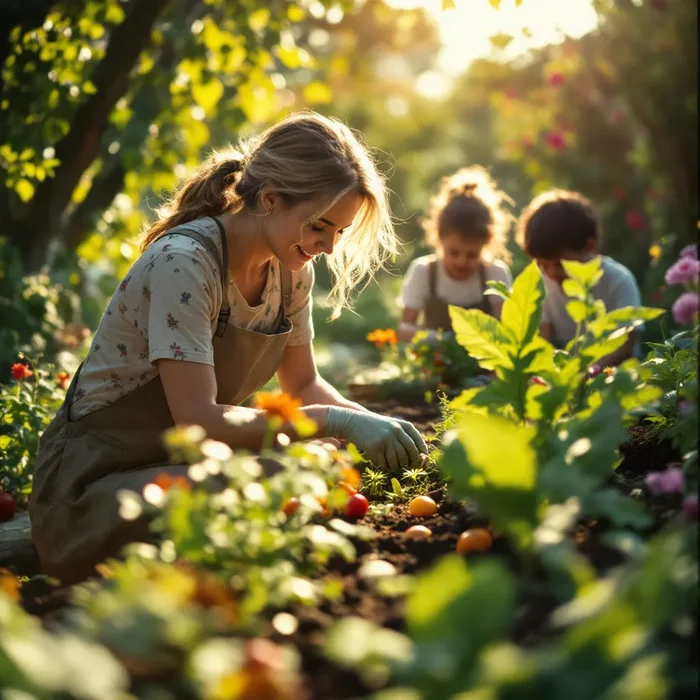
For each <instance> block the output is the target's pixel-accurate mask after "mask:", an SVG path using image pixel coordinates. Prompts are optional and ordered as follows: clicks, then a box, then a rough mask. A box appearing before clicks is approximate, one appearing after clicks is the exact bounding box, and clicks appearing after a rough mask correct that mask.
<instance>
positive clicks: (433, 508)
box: [408, 496, 437, 518]
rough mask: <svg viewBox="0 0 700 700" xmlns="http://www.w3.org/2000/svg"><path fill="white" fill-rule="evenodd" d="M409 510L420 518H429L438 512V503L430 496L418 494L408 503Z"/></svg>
mask: <svg viewBox="0 0 700 700" xmlns="http://www.w3.org/2000/svg"><path fill="white" fill-rule="evenodd" d="M408 512H409V513H410V514H411V515H416V516H418V517H419V518H427V517H428V516H429V515H434V514H435V513H436V512H437V504H436V503H435V501H434V500H433V499H432V498H430V496H416V497H415V498H414V499H413V500H412V501H411V502H410V503H409V504H408Z"/></svg>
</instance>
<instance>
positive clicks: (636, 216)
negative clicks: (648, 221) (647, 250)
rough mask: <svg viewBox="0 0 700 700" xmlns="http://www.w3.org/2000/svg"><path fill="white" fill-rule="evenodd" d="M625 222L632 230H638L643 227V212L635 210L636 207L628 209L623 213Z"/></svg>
mask: <svg viewBox="0 0 700 700" xmlns="http://www.w3.org/2000/svg"><path fill="white" fill-rule="evenodd" d="M625 223H626V224H627V226H628V227H629V228H631V229H632V230H633V231H639V230H640V229H643V228H644V223H645V219H644V214H642V212H640V211H637V210H636V209H630V210H629V211H628V212H627V213H626V214H625Z"/></svg>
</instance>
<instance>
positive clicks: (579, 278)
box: [561, 256, 603, 289]
mask: <svg viewBox="0 0 700 700" xmlns="http://www.w3.org/2000/svg"><path fill="white" fill-rule="evenodd" d="M601 263H602V260H601V258H600V256H596V257H594V258H593V259H592V260H589V261H588V262H578V261H577V260H562V261H561V264H562V267H563V268H564V272H566V274H567V275H568V277H569V279H572V280H575V281H576V282H579V283H580V284H581V285H582V286H584V287H586V288H588V289H592V288H593V287H595V285H596V284H598V282H600V280H601V279H602V278H603V270H602V268H601Z"/></svg>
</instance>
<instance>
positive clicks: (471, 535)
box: [457, 527, 493, 554]
mask: <svg viewBox="0 0 700 700" xmlns="http://www.w3.org/2000/svg"><path fill="white" fill-rule="evenodd" d="M492 545H493V537H491V533H490V532H489V531H488V530H484V528H482V527H476V528H473V529H471V530H465V531H464V532H463V533H462V534H461V535H460V536H459V539H458V540H457V552H458V553H459V554H466V553H467V552H487V551H488V550H489V549H491V547H492Z"/></svg>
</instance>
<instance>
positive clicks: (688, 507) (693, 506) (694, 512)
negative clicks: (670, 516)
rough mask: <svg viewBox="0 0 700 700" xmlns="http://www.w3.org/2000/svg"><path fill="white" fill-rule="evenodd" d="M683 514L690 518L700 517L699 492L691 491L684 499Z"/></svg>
mask: <svg viewBox="0 0 700 700" xmlns="http://www.w3.org/2000/svg"><path fill="white" fill-rule="evenodd" d="M682 510H683V515H685V517H686V518H688V520H697V519H698V494H697V493H691V494H690V496H688V497H687V498H686V499H685V501H683V508H682Z"/></svg>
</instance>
